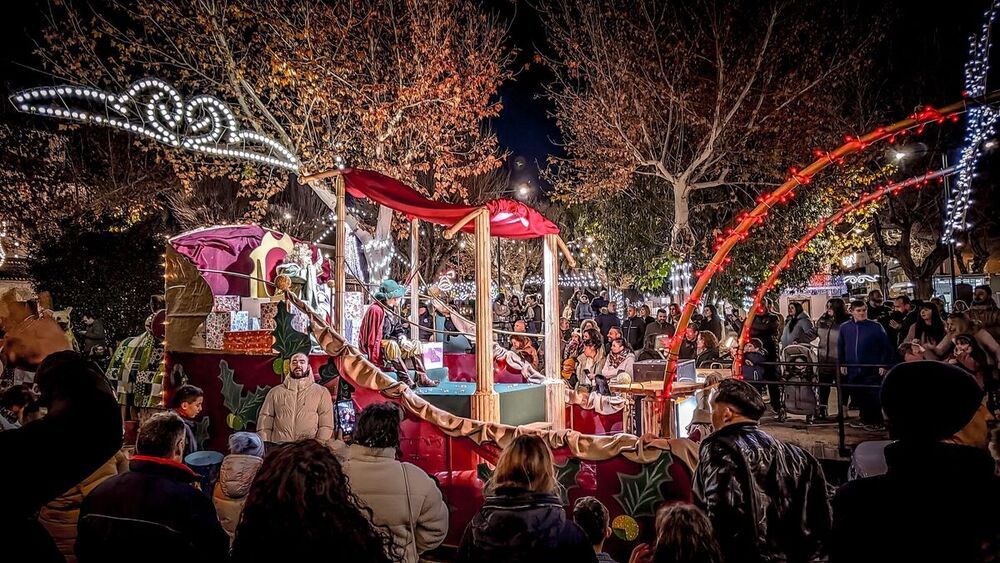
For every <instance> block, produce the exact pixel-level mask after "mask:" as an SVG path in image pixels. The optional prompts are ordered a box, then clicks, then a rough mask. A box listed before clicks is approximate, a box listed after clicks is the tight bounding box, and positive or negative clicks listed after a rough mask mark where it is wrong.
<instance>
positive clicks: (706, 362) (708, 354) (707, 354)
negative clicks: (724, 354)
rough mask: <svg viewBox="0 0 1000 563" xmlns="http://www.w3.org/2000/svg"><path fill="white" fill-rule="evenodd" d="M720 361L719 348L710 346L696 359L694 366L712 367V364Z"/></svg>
mask: <svg viewBox="0 0 1000 563" xmlns="http://www.w3.org/2000/svg"><path fill="white" fill-rule="evenodd" d="M718 361H719V349H718V348H710V349H708V350H705V351H704V352H702V353H701V354H698V356H697V357H696V358H695V360H694V367H696V368H704V369H708V368H711V367H712V364H714V363H718Z"/></svg>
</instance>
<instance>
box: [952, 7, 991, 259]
mask: <svg viewBox="0 0 1000 563" xmlns="http://www.w3.org/2000/svg"><path fill="white" fill-rule="evenodd" d="M998 5H1000V0H994V1H993V2H992V3H991V4H990V9H989V10H988V11H987V12H986V13H985V14H984V15H985V17H986V21H985V22H984V23H983V29H982V31H981V32H980V34H979V35H978V36H975V35H974V36H972V44H971V45H970V46H969V61H968V62H967V63H966V64H965V92H964V95H965V96H966V97H969V98H975V97H979V96H982V95H984V94H986V75H987V73H988V72H989V69H990V29H991V28H992V26H993V20H995V19H996V14H997V7H998ZM968 120H969V121H968V127H967V129H966V133H965V146H964V147H963V148H962V156H961V158H960V159H959V164H958V180H957V181H956V182H955V193H954V194H952V197H951V198H950V199H949V200H948V204H947V208H946V219H945V223H944V232H943V234H942V235H941V242H943V243H945V244H949V243H954V242H955V231H962V230H965V228H966V227H968V225H967V224H966V215H967V214H968V211H969V204H971V203H972V179H973V177H974V176H975V172H976V164H977V163H978V162H979V157H980V156H982V149H983V145H984V144H985V143H986V142H987V140H988V139H990V138H991V137H993V135H995V134H996V127H995V126H996V120H997V110H995V109H994V108H993V107H991V106H985V105H982V106H977V107H972V108H969V112H968Z"/></svg>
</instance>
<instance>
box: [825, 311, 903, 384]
mask: <svg viewBox="0 0 1000 563" xmlns="http://www.w3.org/2000/svg"><path fill="white" fill-rule="evenodd" d="M837 356H838V357H839V358H840V363H841V364H884V365H888V364H891V363H892V361H893V358H894V357H895V348H894V347H893V346H892V343H890V342H889V337H888V336H886V334H885V330H884V329H883V328H882V325H880V324H878V323H877V322H875V321H871V320H864V321H861V322H857V321H855V320H854V319H851V320H849V321H847V322H846V323H844V324H842V325H840V329H839V332H838V335H837ZM878 370H879V368H877V367H848V368H847V381H848V382H849V383H875V382H877V381H878V378H879V376H878Z"/></svg>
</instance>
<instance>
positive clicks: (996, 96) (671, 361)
mask: <svg viewBox="0 0 1000 563" xmlns="http://www.w3.org/2000/svg"><path fill="white" fill-rule="evenodd" d="M998 100H1000V90H995V91H993V92H990V93H989V94H987V95H985V96H981V97H978V98H969V99H964V100H961V101H959V102H956V103H954V104H951V105H949V106H945V107H943V108H941V109H935V108H933V107H930V106H925V107H924V108H923V109H921V110H920V111H918V112H916V113H914V114H913V115H911V116H910V117H909V118H907V119H904V120H902V121H897V122H896V123H893V124H892V125H888V126H885V127H879V128H877V129H875V130H873V131H871V132H869V133H867V134H865V135H862V136H861V137H853V136H847V137H845V138H844V140H845V142H844V144H842V145H841V146H839V147H837V149H836V150H833V151H830V152H824V151H823V150H822V149H817V150H816V151H814V152H813V154H814V155H815V156H816V157H817V158H816V160H814V161H813V162H812V163H811V164H809V166H806V167H805V168H803V169H798V168H792V169H791V170H790V171H789V175H788V178H787V179H786V180H785V182H784V183H783V184H781V186H779V187H778V188H777V189H776V190H774V191H773V192H771V193H769V194H763V195H761V196H760V197H759V198H758V199H757V202H758V203H757V206H756V207H754V208H753V209H752V210H751V211H749V212H744V213H741V214H740V215H739V216H738V217H737V220H738V221H739V223H738V224H737V225H736V226H735V227H733V228H731V229H729V230H728V231H727V233H726V235H727V236H726V238H725V239H722V240H720V241H719V242H718V244H717V245H716V251H715V254H714V255H713V256H712V259H711V260H709V262H708V265H707V266H706V267H705V269H704V270H702V272H701V273H700V274H698V281H697V282H696V283H695V286H694V288H693V289H692V290H691V294H690V295H689V296H688V298H687V300H686V301H685V302H684V309H683V310H682V312H681V318H680V320H679V321H678V323H677V327H676V331H675V334H683V333H684V330H685V329H686V328H687V325H688V323H689V322H690V321H691V316H692V315H693V314H694V312H695V308H696V307H697V305H698V303H699V302H700V301H701V296H702V294H703V293H704V292H705V288H706V287H707V286H708V283H709V282H710V281H711V280H712V277H713V276H714V275H715V273H716V272H718V271H720V270H722V269H723V268H724V267H725V264H727V263H728V262H729V260H730V259H729V253H730V252H731V251H732V249H733V247H735V246H736V245H737V244H738V243H739V242H740V241H742V240H744V239H746V238H747V236H749V233H750V230H751V229H752V228H753V226H754V225H757V224H759V223H763V222H764V219H765V218H766V217H767V212H768V210H769V209H770V208H771V207H773V206H774V205H776V204H778V203H788V201H789V200H790V199H791V198H792V197H794V195H795V192H794V190H795V188H796V187H798V186H800V185H807V184H809V183H810V182H811V181H812V178H813V176H815V175H816V174H818V173H819V172H820V171H822V170H823V169H825V168H827V167H828V166H830V165H831V164H840V163H842V162H843V160H844V158H845V157H847V156H850V155H852V154H855V153H858V152H861V151H863V150H865V149H866V148H868V147H869V146H871V145H872V144H873V143H876V142H879V141H883V140H888V141H890V142H894V141H895V140H896V138H897V137H900V136H903V135H906V134H908V133H909V131H910V130H916V132H917V133H921V132H922V131H923V129H924V127H926V126H927V125H928V124H930V123H939V124H940V123H943V122H944V121H945V120H946V119H951V120H953V121H957V120H958V116H959V115H960V114H961V113H964V112H965V111H966V110H968V109H969V108H970V107H977V106H981V105H985V104H991V103H994V102H996V101H998ZM682 340H683V339H682V338H674V339H672V341H671V343H670V348H669V350H668V351H667V363H666V367H665V368H664V374H663V394H662V395H661V396H660V397H659V400H660V401H664V400H666V399H668V398H670V397H671V396H672V395H673V384H674V378H675V377H676V375H677V360H678V357H679V354H680V348H681V342H682ZM668 418H669V417H666V416H664V417H663V420H662V426H661V431H663V432H667V431H668V430H669V423H670V421H669V420H668Z"/></svg>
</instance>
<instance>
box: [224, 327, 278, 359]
mask: <svg viewBox="0 0 1000 563" xmlns="http://www.w3.org/2000/svg"><path fill="white" fill-rule="evenodd" d="M273 345H274V336H272V334H271V331H270V330H240V331H226V332H225V333H223V335H222V349H223V350H226V351H227V352H244V353H247V354H270V353H272V351H273V350H272V347H273Z"/></svg>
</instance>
